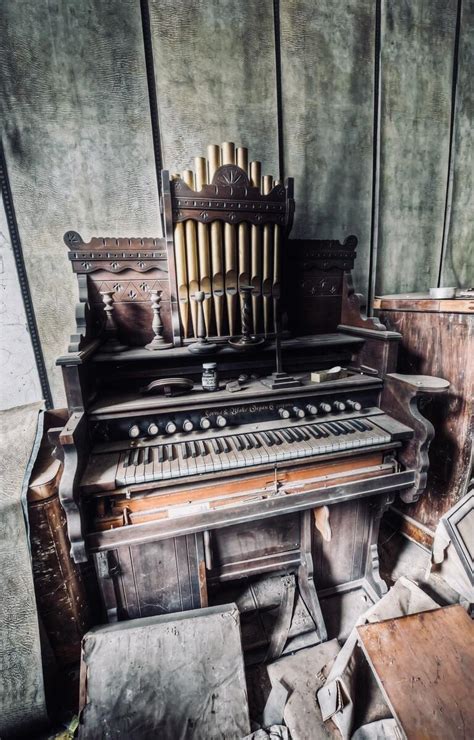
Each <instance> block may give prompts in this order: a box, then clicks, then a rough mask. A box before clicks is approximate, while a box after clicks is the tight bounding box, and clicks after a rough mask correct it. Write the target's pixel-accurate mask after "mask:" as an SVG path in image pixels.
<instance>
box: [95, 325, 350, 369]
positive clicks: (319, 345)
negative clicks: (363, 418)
mask: <svg viewBox="0 0 474 740" xmlns="http://www.w3.org/2000/svg"><path fill="white" fill-rule="evenodd" d="M363 343H364V339H363V338H362V337H356V336H352V335H350V334H344V333H343V332H335V333H333V334H318V335H312V336H306V337H290V338H288V339H283V340H282V343H281V347H282V352H283V355H285V353H286V352H287V351H288V350H299V349H306V350H311V349H315V350H318V349H327V348H337V347H340V348H343V347H349V346H350V347H354V346H360V345H361V344H363ZM262 352H263V353H270V352H275V341H274V340H269V341H268V342H267V343H266V344H265V345H263V346H262V347H258V348H257V349H256V350H255V351H254V352H238V351H236V350H234V349H232V347H229V346H228V345H227V344H226V343H225V342H224V343H223V344H222V345H221V347H220V349H219V350H218V351H217V352H216V353H214V354H211V355H193V354H192V353H191V352H190V351H189V350H188V348H187V346H184V347H172V348H171V349H167V350H162V351H155V352H150V351H149V350H147V349H145V348H144V347H131V348H130V349H127V350H125V351H124V352H116V353H114V354H107V353H105V352H100V350H99V351H98V352H97V353H95V354H94V355H93V357H92V362H136V361H137V360H140V361H143V360H145V361H146V360H149V361H152V360H158V359H160V358H162V359H181V358H185V357H189V358H194V360H195V361H202V362H209V361H212V360H213V359H214V357H215V358H216V359H220V358H221V357H225V358H226V359H227V360H228V359H230V358H231V357H234V358H235V359H236V360H237V359H240V360H245V359H246V358H247V359H248V358H251V357H255V356H256V355H259V354H260V353H262Z"/></svg>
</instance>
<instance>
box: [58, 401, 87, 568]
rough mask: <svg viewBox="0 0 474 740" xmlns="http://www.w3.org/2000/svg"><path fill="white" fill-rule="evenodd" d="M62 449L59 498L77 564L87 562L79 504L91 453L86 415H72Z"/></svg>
mask: <svg viewBox="0 0 474 740" xmlns="http://www.w3.org/2000/svg"><path fill="white" fill-rule="evenodd" d="M59 443H60V445H61V447H62V454H63V462H64V470H63V474H62V477H61V482H60V484H59V499H60V501H61V504H62V507H63V509H64V513H65V515H66V521H67V531H68V535H69V541H70V543H71V557H72V558H73V560H74V562H75V563H84V562H86V560H87V554H86V548H85V543H84V536H83V531H82V516H81V511H80V508H79V504H78V501H77V490H78V486H79V481H80V477H81V475H82V469H83V466H84V461H85V460H86V459H87V455H88V452H89V445H88V435H87V419H86V416H85V414H84V413H83V412H81V413H74V414H72V415H71V417H70V419H69V421H68V422H67V424H66V426H65V427H64V429H63V430H62V431H61V433H60V435H59Z"/></svg>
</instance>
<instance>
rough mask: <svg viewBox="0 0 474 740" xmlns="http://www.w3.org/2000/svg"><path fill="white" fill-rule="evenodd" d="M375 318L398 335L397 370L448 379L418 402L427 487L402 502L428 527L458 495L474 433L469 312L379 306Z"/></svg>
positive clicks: (473, 325)
mask: <svg viewBox="0 0 474 740" xmlns="http://www.w3.org/2000/svg"><path fill="white" fill-rule="evenodd" d="M379 317H380V319H381V321H383V323H384V324H385V325H386V326H387V328H389V329H392V330H394V331H399V332H400V333H401V334H402V336H403V339H402V342H401V345H400V352H399V364H398V370H399V371H400V372H404V373H416V374H418V373H419V374H426V375H434V376H438V377H440V378H444V379H445V380H448V381H449V382H450V383H451V386H450V388H449V390H448V392H447V393H445V394H442V395H437V396H433V397H432V398H431V400H429V401H427V402H426V404H424V405H423V407H422V413H423V415H424V416H426V417H427V418H428V419H429V420H430V421H431V423H432V424H433V426H434V428H435V436H434V439H433V441H432V443H431V446H430V451H429V458H430V468H429V470H428V482H427V487H426V489H425V491H424V493H423V495H422V496H421V497H420V499H419V501H418V502H416V503H414V504H410V505H409V506H402V508H403V511H405V512H406V513H407V514H409V515H410V516H411V517H413V518H414V519H416V520H417V521H419V522H421V523H422V524H424V525H425V526H426V527H428V528H430V529H432V530H434V529H435V528H436V525H437V523H438V521H439V519H440V517H441V516H442V515H443V514H444V513H445V512H446V511H448V509H450V508H451V506H453V505H454V504H455V503H456V501H458V500H459V499H460V498H461V496H462V495H463V493H464V487H465V485H466V483H467V480H468V476H469V469H470V464H471V449H472V437H473V434H474V405H473V397H474V363H473V362H472V357H474V317H473V316H471V315H469V314H447V313H433V312H431V313H421V312H409V311H380V312H379ZM398 506H399V503H398V502H397V507H398Z"/></svg>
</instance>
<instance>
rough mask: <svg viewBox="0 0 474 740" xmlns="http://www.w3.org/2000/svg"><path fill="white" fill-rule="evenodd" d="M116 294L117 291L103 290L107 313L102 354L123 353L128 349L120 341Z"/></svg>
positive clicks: (102, 294)
mask: <svg viewBox="0 0 474 740" xmlns="http://www.w3.org/2000/svg"><path fill="white" fill-rule="evenodd" d="M114 294H115V290H101V291H100V295H101V296H102V302H103V304H104V312H105V327H104V336H105V342H104V344H103V345H102V347H101V349H102V352H123V351H124V350H125V349H128V347H127V345H126V344H121V343H120V342H119V339H118V330H117V324H116V322H115V317H114Z"/></svg>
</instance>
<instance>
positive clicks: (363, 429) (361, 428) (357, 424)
mask: <svg viewBox="0 0 474 740" xmlns="http://www.w3.org/2000/svg"><path fill="white" fill-rule="evenodd" d="M351 424H354V426H355V428H356V429H357V431H359V432H366V431H367V427H366V426H365V424H363V423H362V422H361V420H360V419H351Z"/></svg>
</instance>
